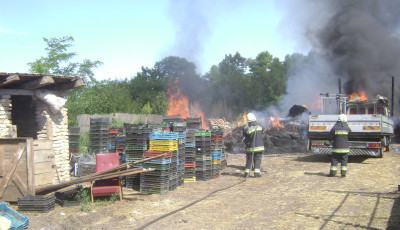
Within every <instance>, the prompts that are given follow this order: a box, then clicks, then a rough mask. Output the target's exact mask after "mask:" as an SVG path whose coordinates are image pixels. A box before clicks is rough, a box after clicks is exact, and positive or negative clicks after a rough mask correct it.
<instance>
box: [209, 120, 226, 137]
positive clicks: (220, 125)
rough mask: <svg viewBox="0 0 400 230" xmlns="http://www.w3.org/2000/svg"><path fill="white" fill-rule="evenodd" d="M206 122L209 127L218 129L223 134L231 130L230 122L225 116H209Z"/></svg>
mask: <svg viewBox="0 0 400 230" xmlns="http://www.w3.org/2000/svg"><path fill="white" fill-rule="evenodd" d="M208 124H209V127H210V129H220V130H222V131H223V133H224V134H225V133H230V132H231V130H232V125H231V123H230V122H228V121H226V120H225V118H210V119H208Z"/></svg>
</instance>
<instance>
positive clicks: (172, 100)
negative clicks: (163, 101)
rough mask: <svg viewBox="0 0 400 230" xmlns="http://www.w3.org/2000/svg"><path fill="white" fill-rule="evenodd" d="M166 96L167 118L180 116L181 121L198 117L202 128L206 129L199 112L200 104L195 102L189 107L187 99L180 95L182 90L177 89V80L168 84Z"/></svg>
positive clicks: (202, 115) (201, 114) (203, 117)
mask: <svg viewBox="0 0 400 230" xmlns="http://www.w3.org/2000/svg"><path fill="white" fill-rule="evenodd" d="M167 96H168V111H167V115H168V116H174V115H180V116H181V119H185V118H188V117H200V118H201V123H202V128H203V129H208V127H207V124H206V122H205V116H204V114H203V112H202V111H201V108H200V104H199V103H198V102H197V101H195V102H194V103H193V105H192V106H189V105H190V103H189V99H188V97H187V96H186V95H185V94H183V93H182V90H181V89H180V88H179V87H178V80H175V82H174V84H170V86H169V87H168V91H167Z"/></svg>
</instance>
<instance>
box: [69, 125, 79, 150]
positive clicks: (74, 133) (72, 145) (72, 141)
mask: <svg viewBox="0 0 400 230" xmlns="http://www.w3.org/2000/svg"><path fill="white" fill-rule="evenodd" d="M79 133H80V128H79V127H68V139H69V152H70V153H71V154H73V155H78V154H79V137H80V136H79Z"/></svg>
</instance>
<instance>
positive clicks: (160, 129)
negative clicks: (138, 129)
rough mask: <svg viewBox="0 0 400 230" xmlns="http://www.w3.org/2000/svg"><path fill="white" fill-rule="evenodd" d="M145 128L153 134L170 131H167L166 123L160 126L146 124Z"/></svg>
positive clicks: (167, 125)
mask: <svg viewBox="0 0 400 230" xmlns="http://www.w3.org/2000/svg"><path fill="white" fill-rule="evenodd" d="M147 127H148V128H149V129H151V130H152V131H153V132H163V131H170V129H169V123H168V122H162V123H160V124H151V123H148V124H147Z"/></svg>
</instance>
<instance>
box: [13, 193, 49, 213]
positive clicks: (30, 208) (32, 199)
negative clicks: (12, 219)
mask: <svg viewBox="0 0 400 230" xmlns="http://www.w3.org/2000/svg"><path fill="white" fill-rule="evenodd" d="M55 201H56V198H55V196H54V194H52V195H36V196H35V195H32V194H28V195H26V196H25V197H23V198H18V210H19V211H25V212H49V211H51V210H53V209H54V207H55Z"/></svg>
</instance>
